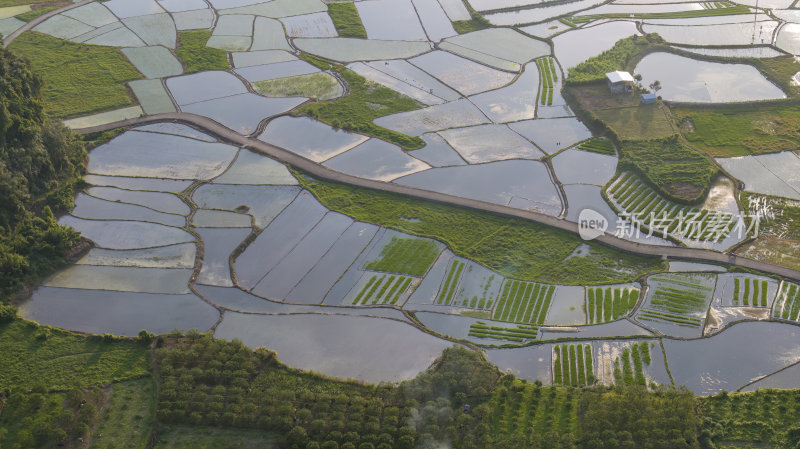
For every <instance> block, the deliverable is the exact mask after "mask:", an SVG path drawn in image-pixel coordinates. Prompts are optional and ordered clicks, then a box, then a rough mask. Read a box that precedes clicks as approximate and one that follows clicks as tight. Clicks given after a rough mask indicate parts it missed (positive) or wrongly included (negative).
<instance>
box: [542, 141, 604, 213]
mask: <svg viewBox="0 0 800 449" xmlns="http://www.w3.org/2000/svg"><path fill="white" fill-rule="evenodd" d="M611 152H612V154H611V155H608V154H599V153H597V152H587V151H583V150H582V149H578V148H570V149H568V150H566V151H562V152H561V153H559V154H558V155H556V156H555V157H553V159H551V162H552V164H553V170H554V171H555V173H556V177H557V178H558V181H559V182H561V184H563V185H566V184H590V185H596V186H602V185H605V184H606V183H608V181H610V180H611V179H612V178H613V177H614V172H615V171H616V169H617V158H616V157H615V156H614V153H613V152H614V149H613V147H612V149H611ZM569 206H570V207H572V204H570V205H569Z"/></svg>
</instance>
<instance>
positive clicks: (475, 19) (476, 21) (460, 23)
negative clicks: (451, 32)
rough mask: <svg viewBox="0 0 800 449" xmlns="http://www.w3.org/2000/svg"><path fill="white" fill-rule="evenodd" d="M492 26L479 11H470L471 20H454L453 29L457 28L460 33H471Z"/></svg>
mask: <svg viewBox="0 0 800 449" xmlns="http://www.w3.org/2000/svg"><path fill="white" fill-rule="evenodd" d="M491 26H492V24H491V23H489V21H488V20H486V18H485V17H483V16H482V15H481V14H480V13H479V12H477V11H470V19H469V20H456V21H454V22H453V29H455V30H456V33H458V34H466V33H471V32H473V31H479V30H483V29H486V28H489V27H491Z"/></svg>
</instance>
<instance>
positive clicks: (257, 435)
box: [154, 426, 280, 449]
mask: <svg viewBox="0 0 800 449" xmlns="http://www.w3.org/2000/svg"><path fill="white" fill-rule="evenodd" d="M279 442H280V437H279V435H278V434H277V433H276V432H265V431H262V430H252V429H225V428H221V427H199V426H170V427H169V428H168V429H166V430H165V431H164V432H162V433H161V434H159V435H158V440H157V441H156V443H155V446H154V449H268V448H274V447H278V446H279V444H278V443H279Z"/></svg>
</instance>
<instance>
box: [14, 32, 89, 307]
mask: <svg viewBox="0 0 800 449" xmlns="http://www.w3.org/2000/svg"><path fill="white" fill-rule="evenodd" d="M23 37H25V38H27V36H26V35H23ZM0 85H2V86H3V88H2V89H0V105H2V106H0V109H2V111H4V112H3V114H2V116H3V119H2V121H3V125H2V128H3V132H0V198H2V200H0V304H2V303H3V302H5V301H7V300H8V299H9V298H10V297H11V296H12V295H13V294H14V293H15V292H16V291H17V290H19V289H20V288H21V287H22V286H23V285H24V284H26V283H29V284H33V283H35V282H36V281H37V279H39V278H41V277H42V276H45V275H46V274H48V273H50V272H51V271H53V270H55V269H56V268H58V267H59V266H61V265H62V264H63V263H64V261H65V259H66V258H67V257H68V256H69V254H70V251H71V249H72V247H73V246H74V245H75V244H76V243H77V242H78V238H79V236H78V233H77V232H75V231H73V230H71V229H69V228H66V227H63V226H59V225H58V223H57V222H56V219H55V216H54V214H53V212H52V211H53V210H55V211H56V212H58V211H62V210H66V209H69V208H70V207H72V204H73V197H74V194H75V190H76V186H77V185H78V184H79V182H80V179H81V175H82V173H83V171H84V168H83V164H84V161H85V159H86V150H85V148H84V144H83V142H81V140H80V139H78V138H77V137H76V136H75V135H74V134H72V132H70V131H69V130H68V129H67V128H65V127H64V126H63V125H62V124H61V123H59V122H58V121H56V120H52V119H49V118H47V117H46V115H45V114H44V112H43V110H42V95H41V83H40V81H39V78H37V77H36V76H34V74H33V73H32V72H31V70H30V68H29V67H28V66H27V64H25V62H24V61H23V60H22V59H20V58H19V57H18V56H16V55H14V53H12V52H9V51H7V50H5V49H0Z"/></svg>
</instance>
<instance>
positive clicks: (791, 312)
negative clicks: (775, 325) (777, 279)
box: [772, 282, 800, 321]
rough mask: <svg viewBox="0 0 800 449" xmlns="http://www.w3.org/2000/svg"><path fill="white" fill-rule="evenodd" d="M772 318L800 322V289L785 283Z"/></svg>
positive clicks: (782, 285) (777, 298) (773, 309)
mask: <svg viewBox="0 0 800 449" xmlns="http://www.w3.org/2000/svg"><path fill="white" fill-rule="evenodd" d="M772 316H774V317H775V318H781V319H784V320H789V321H800V287H798V286H797V284H793V283H791V282H783V283H782V284H781V288H780V290H778V296H777V297H776V298H775V304H774V305H773V307H772Z"/></svg>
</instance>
